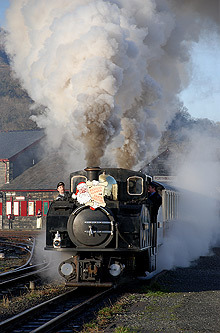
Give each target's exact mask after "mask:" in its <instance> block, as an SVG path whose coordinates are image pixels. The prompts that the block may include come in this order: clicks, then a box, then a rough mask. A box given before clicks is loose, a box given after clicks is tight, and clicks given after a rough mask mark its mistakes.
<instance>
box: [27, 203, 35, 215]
mask: <svg viewBox="0 0 220 333" xmlns="http://www.w3.org/2000/svg"><path fill="white" fill-rule="evenodd" d="M28 215H29V216H34V201H29V202H28Z"/></svg>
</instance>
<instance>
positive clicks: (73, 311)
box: [0, 288, 114, 333]
mask: <svg viewBox="0 0 220 333" xmlns="http://www.w3.org/2000/svg"><path fill="white" fill-rule="evenodd" d="M76 289H77V288H75V289H74V290H71V291H69V292H67V293H65V294H62V295H60V296H56V297H55V298H53V299H51V300H48V301H46V302H44V303H41V304H39V305H37V306H35V307H33V308H31V309H28V310H26V311H24V312H22V313H20V314H18V315H16V316H14V317H12V318H9V319H7V320H5V321H3V322H2V323H0V331H1V332H2V333H8V332H9V330H10V332H11V333H13V332H24V330H25V332H32V333H37V332H43V333H44V332H55V331H54V329H58V328H59V327H61V326H62V325H63V324H64V323H65V322H67V321H68V320H70V319H71V321H72V320H74V316H75V315H77V314H79V313H80V312H82V311H84V310H85V309H86V308H87V307H89V306H91V305H92V304H94V303H95V302H97V301H99V300H101V299H102V298H104V297H105V296H107V295H108V294H109V293H111V292H112V291H113V290H114V288H109V289H107V290H105V291H102V292H100V293H98V294H96V295H93V296H92V297H90V298H88V299H86V300H84V301H82V302H81V303H78V304H77V305H74V306H73V307H71V308H69V309H68V310H67V311H63V312H62V313H59V314H58V315H56V314H54V313H53V314H54V316H53V318H52V319H45V321H46V322H45V323H43V324H42V319H40V314H42V311H44V310H45V309H47V310H48V307H49V306H50V307H51V306H52V305H54V303H56V304H62V302H63V301H64V300H65V299H66V298H70V297H71V296H72V295H73V294H74V292H75V291H76ZM37 314H38V316H39V321H37V320H38V319H37ZM33 317H34V318H35V319H34V323H33V324H31V321H29V322H27V320H28V318H33ZM24 321H25V323H26V325H25V328H24V327H22V326H21V325H22V322H24ZM27 326H28V327H29V330H28V329H27ZM36 326H37V327H36Z"/></svg>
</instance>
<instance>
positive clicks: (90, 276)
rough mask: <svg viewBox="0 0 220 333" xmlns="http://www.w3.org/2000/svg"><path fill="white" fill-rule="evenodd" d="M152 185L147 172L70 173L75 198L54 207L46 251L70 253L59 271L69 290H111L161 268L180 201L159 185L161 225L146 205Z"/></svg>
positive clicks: (93, 169)
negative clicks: (161, 255)
mask: <svg viewBox="0 0 220 333" xmlns="http://www.w3.org/2000/svg"><path fill="white" fill-rule="evenodd" d="M151 181H152V178H151V177H150V176H147V175H145V174H144V173H142V172H139V171H138V172H136V171H132V170H127V169H121V168H99V167H88V168H86V169H85V170H80V171H77V172H73V173H71V174H70V190H71V195H70V196H69V198H68V199H67V200H65V201H53V202H52V203H51V205H50V208H49V211H48V214H47V220H46V247H45V249H46V250H51V251H63V252H66V253H68V254H69V257H68V258H67V259H66V260H64V261H63V262H61V263H60V265H59V268H58V270H59V273H60V275H61V276H62V277H63V278H64V279H65V283H66V285H68V286H110V285H112V284H114V283H116V282H117V281H118V280H119V279H120V278H121V277H122V276H126V277H127V276H142V275H144V274H145V272H146V271H147V272H152V271H154V270H155V269H156V255H157V249H158V247H159V246H160V244H161V242H162V239H163V237H164V233H165V230H166V228H167V223H168V221H169V220H170V219H174V218H175V209H174V208H172V204H173V205H174V204H175V203H176V199H175V196H174V194H173V193H174V192H173V191H172V190H170V189H166V188H165V187H164V186H163V185H161V184H158V185H159V190H160V191H161V195H162V201H163V207H162V208H161V209H160V213H159V216H161V221H158V220H157V219H152V216H151V207H150V206H149V204H148V202H147V186H148V183H149V182H151ZM171 199H172V200H171ZM174 199H175V200H174ZM165 205H166V206H167V207H169V211H170V210H172V212H171V211H170V212H167V210H166V209H165V208H164V207H165ZM165 215H166V217H165V218H164V217H163V216H165Z"/></svg>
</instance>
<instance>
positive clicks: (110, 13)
mask: <svg viewBox="0 0 220 333" xmlns="http://www.w3.org/2000/svg"><path fill="white" fill-rule="evenodd" d="M10 2H11V6H10V8H9V10H8V13H7V22H8V32H9V34H8V37H7V43H6V45H7V51H8V53H9V54H10V55H11V59H12V64H13V69H14V71H15V73H16V76H17V77H19V79H20V80H21V82H22V84H23V87H24V88H25V89H26V90H27V91H28V93H29V95H30V97H31V98H32V99H33V100H34V101H35V103H36V105H40V106H43V107H44V108H45V112H44V113H42V114H41V115H40V116H37V117H35V120H36V122H37V123H38V125H39V126H40V127H44V128H45V129H46V132H47V134H48V142H49V144H50V147H53V148H55V149H59V148H60V147H61V146H62V149H63V147H64V146H65V148H66V151H65V152H64V153H65V154H66V156H68V159H70V157H71V156H73V155H74V157H75V156H76V154H77V158H78V159H79V154H80V151H81V152H82V151H83V152H85V159H86V162H87V165H99V164H100V161H101V159H102V158H103V157H105V156H108V162H109V163H110V164H113V165H115V164H117V165H118V166H121V167H134V166H137V165H138V163H139V164H140V163H142V164H144V162H145V161H146V160H147V159H149V158H150V157H151V155H152V154H153V153H154V152H155V151H156V149H157V144H158V142H159V139H160V135H161V131H162V130H163V129H164V128H165V126H166V123H167V122H169V121H170V119H172V116H173V114H174V113H175V112H176V111H177V110H178V100H177V98H176V94H178V93H179V92H180V90H181V88H182V87H183V82H184V83H187V81H188V78H187V74H186V71H185V69H184V64H185V63H186V62H187V61H188V50H187V47H186V45H187V44H186V43H185V41H190V40H197V39H198V36H199V34H200V31H201V29H202V24H201V21H199V12H198V9H199V10H201V12H200V14H203V12H204V13H206V10H205V9H206V8H205V9H204V10H203V6H204V5H205V3H207V1H205V0H204V1H203V0H202V1H188V0H187V1H176V0H145V1H143V0H132V1H127V0H109V1H107V0H106V1H104V0H47V1H45V0H11V1H10ZM212 3H213V6H216V4H217V3H218V2H217V1H213V2H212ZM198 4H200V5H198ZM209 7H210V4H209ZM212 8H214V7H212ZM209 10H210V8H209ZM213 13H216V10H214V11H213ZM213 13H212V12H210V15H212V14H213ZM203 23H204V20H203ZM203 26H204V24H203ZM188 45H189V44H188ZM63 142H65V145H63V144H62V143H63ZM113 152H114V154H113ZM109 156H111V158H110V159H109ZM84 165H85V163H83V164H82V166H84ZM73 166H74V164H73V165H72V168H73Z"/></svg>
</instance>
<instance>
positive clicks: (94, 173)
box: [84, 167, 101, 181]
mask: <svg viewBox="0 0 220 333" xmlns="http://www.w3.org/2000/svg"><path fill="white" fill-rule="evenodd" d="M84 170H85V171H86V172H87V178H88V180H90V181H92V180H99V173H100V171H101V169H100V167H87V168H86V169H84Z"/></svg>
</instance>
